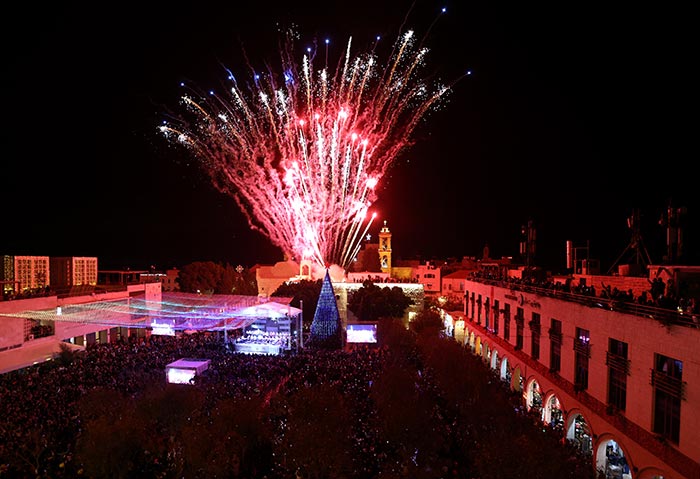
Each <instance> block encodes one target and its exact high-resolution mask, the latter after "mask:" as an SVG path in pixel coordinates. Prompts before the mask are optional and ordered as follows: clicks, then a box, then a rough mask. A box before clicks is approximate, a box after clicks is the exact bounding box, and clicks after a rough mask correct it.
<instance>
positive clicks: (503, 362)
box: [500, 358, 510, 383]
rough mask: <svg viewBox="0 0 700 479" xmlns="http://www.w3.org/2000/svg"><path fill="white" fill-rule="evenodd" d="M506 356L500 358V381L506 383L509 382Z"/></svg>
mask: <svg viewBox="0 0 700 479" xmlns="http://www.w3.org/2000/svg"><path fill="white" fill-rule="evenodd" d="M508 369H509V368H508V358H503V359H502V360H501V374H500V378H501V381H503V382H505V383H508V382H510V371H509V370H508Z"/></svg>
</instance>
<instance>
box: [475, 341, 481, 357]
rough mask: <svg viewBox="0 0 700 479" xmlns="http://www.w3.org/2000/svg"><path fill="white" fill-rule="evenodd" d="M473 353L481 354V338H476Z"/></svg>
mask: <svg viewBox="0 0 700 479" xmlns="http://www.w3.org/2000/svg"><path fill="white" fill-rule="evenodd" d="M474 354H476V355H477V356H481V338H480V337H479V338H476V346H474Z"/></svg>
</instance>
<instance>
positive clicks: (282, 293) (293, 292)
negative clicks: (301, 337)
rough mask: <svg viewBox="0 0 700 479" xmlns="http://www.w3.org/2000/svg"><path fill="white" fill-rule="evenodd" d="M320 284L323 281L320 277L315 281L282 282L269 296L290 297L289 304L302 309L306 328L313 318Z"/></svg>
mask: <svg viewBox="0 0 700 479" xmlns="http://www.w3.org/2000/svg"><path fill="white" fill-rule="evenodd" d="M322 284H323V281H322V280H320V279H318V280H315V281H312V280H308V279H303V280H301V281H299V282H284V283H282V284H281V285H280V286H279V287H278V288H277V289H276V290H275V292H274V293H272V294H271V296H276V297H278V298H279V297H282V298H292V301H291V303H290V305H291V306H293V307H295V308H299V309H301V310H302V314H303V316H304V319H305V320H304V328H305V329H307V328H308V327H309V326H310V325H311V320H313V318H314V313H315V312H316V305H317V304H318V297H319V296H320V294H321V285H322ZM302 303H303V304H302Z"/></svg>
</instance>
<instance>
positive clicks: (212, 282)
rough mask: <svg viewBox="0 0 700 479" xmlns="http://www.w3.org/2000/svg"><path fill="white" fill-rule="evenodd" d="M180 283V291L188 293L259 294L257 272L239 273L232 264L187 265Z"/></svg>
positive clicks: (210, 262)
mask: <svg viewBox="0 0 700 479" xmlns="http://www.w3.org/2000/svg"><path fill="white" fill-rule="evenodd" d="M178 282H179V283H180V289H181V290H182V291H184V292H186V293H196V292H200V293H202V294H213V293H215V294H240V295H247V296H255V295H257V294H258V283H257V280H256V278H255V271H252V270H250V269H244V270H243V271H242V272H240V273H239V272H238V271H237V270H236V268H234V267H233V266H231V265H230V264H226V265H222V264H219V263H214V262H213V261H195V262H194V263H190V264H188V265H185V266H184V267H183V268H182V269H181V270H180V273H179V277H178Z"/></svg>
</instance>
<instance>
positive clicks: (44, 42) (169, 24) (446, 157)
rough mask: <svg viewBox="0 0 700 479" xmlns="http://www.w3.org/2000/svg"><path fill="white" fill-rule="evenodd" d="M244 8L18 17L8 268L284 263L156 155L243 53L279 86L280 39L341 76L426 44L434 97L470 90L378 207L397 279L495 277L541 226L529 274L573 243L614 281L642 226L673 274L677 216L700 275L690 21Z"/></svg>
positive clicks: (575, 14) (12, 71) (44, 10)
mask: <svg viewBox="0 0 700 479" xmlns="http://www.w3.org/2000/svg"><path fill="white" fill-rule="evenodd" d="M183 3H184V2H183ZM246 3H247V4H249V5H251V6H250V7H247V9H245V10H244V9H241V7H239V6H237V5H239V4H241V2H208V1H204V2H187V5H179V6H176V5H175V4H174V3H172V2H166V3H162V4H161V6H160V7H159V8H156V7H155V6H149V7H144V6H142V5H140V4H137V3H135V2H123V3H118V4H114V6H113V7H109V8H106V7H103V6H100V7H99V8H97V7H96V10H94V11H93V10H89V9H88V10H85V8H84V6H80V8H78V6H75V7H72V6H68V7H66V6H65V5H59V4H50V5H48V6H46V7H41V8H36V7H35V6H33V5H27V4H24V5H22V6H19V5H18V6H17V12H18V13H16V14H15V15H16V16H14V17H12V18H8V19H7V21H8V22H9V23H11V24H12V25H13V28H11V29H5V31H4V32H3V33H2V35H3V45H4V48H3V50H4V51H3V63H4V68H3V71H4V73H3V75H2V85H3V91H4V101H3V117H4V119H5V125H6V126H5V128H4V129H3V132H4V135H3V136H4V140H3V144H4V146H5V148H4V155H3V156H4V158H3V162H2V167H1V168H0V178H2V188H3V190H2V191H3V193H2V194H3V208H2V220H1V222H0V224H2V227H1V228H0V232H1V233H0V254H9V255H48V256H97V257H98V259H99V265H100V269H112V268H127V267H130V268H132V269H141V268H147V267H149V266H151V265H153V266H155V267H156V268H158V269H166V268H170V267H173V266H178V267H180V266H182V265H184V264H187V263H189V262H192V261H208V260H212V261H216V262H222V263H230V264H233V265H237V264H242V265H244V266H251V265H253V264H256V263H261V264H271V263H273V262H275V261H279V260H282V259H283V258H282V253H281V251H280V250H279V249H278V248H277V247H275V246H273V245H272V244H271V243H270V242H269V241H268V240H267V239H266V238H265V237H263V236H262V235H260V234H258V233H255V232H252V231H250V229H249V228H248V226H247V223H246V221H245V219H244V217H243V215H242V214H241V213H240V211H239V209H238V206H237V205H236V204H235V203H234V201H233V200H232V199H231V198H230V197H227V196H225V195H223V194H221V193H219V192H218V191H216V190H215V189H214V188H213V186H212V185H211V182H210V181H209V179H208V177H207V175H206V174H205V172H204V171H203V169H202V167H201V166H200V164H199V163H198V162H197V161H196V160H194V159H193V158H190V157H188V156H187V155H186V154H184V153H183V152H181V151H178V150H176V149H173V148H172V146H170V145H169V144H168V143H167V141H165V139H164V138H163V137H162V136H161V135H160V134H159V133H158V131H157V126H158V125H159V124H160V121H161V120H162V118H163V113H164V112H165V111H167V110H168V109H177V108H179V107H178V98H179V93H180V92H179V90H178V84H179V82H180V81H183V80H186V81H189V82H194V83H195V84H197V85H199V86H201V87H202V88H203V89H207V88H209V87H210V86H211V87H219V86H220V85H221V83H222V82H223V80H224V79H225V71H224V69H223V68H222V65H223V66H225V67H227V68H229V69H230V70H231V71H233V72H236V73H238V74H240V75H247V73H248V70H247V67H246V65H245V61H244V57H243V55H242V50H245V52H246V53H247V56H248V59H249V60H250V62H251V63H252V64H255V65H258V66H263V64H264V62H266V61H267V62H270V63H273V64H275V61H277V60H278V58H279V56H278V54H277V51H278V41H279V39H280V36H279V35H278V33H277V32H278V28H279V27H280V26H282V27H286V26H290V25H292V24H295V25H297V26H298V30H299V32H300V36H301V39H300V42H301V43H304V42H307V43H310V42H311V41H312V40H313V39H314V38H316V39H317V40H319V41H322V40H323V39H325V38H329V39H330V40H331V45H332V46H331V48H330V52H331V56H333V55H335V56H334V57H333V58H335V59H337V58H338V55H340V52H341V51H342V50H343V48H344V47H345V45H346V42H347V39H348V37H349V36H351V35H352V37H353V44H354V45H355V46H357V47H358V48H365V46H367V45H370V44H371V43H372V41H373V40H374V38H375V37H376V35H381V36H382V38H385V39H386V42H387V45H388V44H390V43H392V42H393V40H395V39H396V37H397V35H398V32H399V30H400V29H401V28H402V25H403V30H405V29H407V28H412V29H415V30H416V32H417V33H418V34H419V35H425V34H427V39H426V46H428V47H430V48H431V51H430V53H429V54H428V59H427V64H428V70H430V71H433V72H434V73H435V75H437V76H438V77H440V78H444V79H445V80H446V81H447V80H450V79H454V78H456V77H458V76H460V75H462V74H463V73H464V72H466V71H467V70H470V71H471V72H472V74H471V75H470V76H468V77H466V78H464V79H462V80H461V81H460V82H458V83H457V85H456V86H455V88H454V91H453V92H452V93H451V95H450V101H449V102H448V103H447V104H446V105H445V106H444V107H443V108H442V109H441V110H439V111H436V112H433V113H431V114H430V115H429V116H428V117H426V118H425V122H424V123H422V124H421V125H420V126H419V128H418V129H417V130H416V132H415V135H414V139H415V141H416V144H415V146H414V147H413V148H411V149H410V150H408V151H407V152H405V153H404V154H402V155H401V156H400V157H399V158H397V160H396V161H395V162H394V164H393V167H392V169H391V171H390V174H389V175H388V176H387V177H385V179H384V183H383V185H382V187H381V189H380V190H379V200H378V201H377V202H376V203H375V207H376V208H373V210H376V211H378V213H379V217H378V220H377V221H376V222H375V223H374V226H375V227H374V228H373V230H374V231H373V233H374V235H375V236H374V237H375V238H376V233H377V232H378V229H379V227H380V226H381V224H382V222H383V221H384V220H386V221H387V225H388V226H389V228H390V229H391V231H392V233H393V240H392V241H393V250H394V257H395V258H404V259H410V258H415V257H421V258H423V259H431V258H447V257H458V258H459V257H462V256H476V257H481V255H482V252H483V248H484V246H485V245H486V244H488V246H489V249H490V252H491V257H501V256H513V257H517V255H518V247H519V242H520V240H521V234H520V229H521V226H522V225H523V224H525V223H526V222H527V221H528V220H532V221H533V224H534V225H535V228H536V230H537V252H536V258H535V263H537V264H539V265H541V266H543V267H546V268H548V269H552V270H562V269H564V267H565V243H566V241H567V240H571V241H573V242H574V244H575V246H585V245H586V244H587V242H588V244H589V245H590V255H591V257H592V258H596V259H599V260H600V263H601V269H602V270H603V272H605V271H607V269H608V268H609V267H611V266H612V264H613V263H614V262H615V261H616V260H618V259H620V256H621V255H622V254H623V252H624V251H625V249H626V248H627V246H628V245H629V243H630V240H631V230H630V229H628V227H627V218H628V217H629V216H630V215H631V214H632V212H633V211H634V209H635V208H638V209H639V211H640V214H641V225H642V238H643V240H644V246H645V247H646V248H647V250H648V252H649V254H650V256H651V258H652V261H653V262H655V263H660V262H662V260H663V255H664V254H665V230H664V228H663V227H662V226H660V225H659V224H658V222H659V219H660V218H661V217H662V214H663V212H664V211H665V210H666V207H667V206H668V204H669V202H671V204H672V205H673V206H674V207H683V208H685V209H686V213H685V215H684V216H683V217H682V218H681V219H682V221H683V224H684V225H685V228H684V230H683V231H684V232H685V244H684V246H685V253H686V262H687V263H688V264H700V261H698V258H699V257H700V254H699V253H700V241H698V238H700V234H699V231H698V230H699V229H700V228H698V224H699V223H700V221H699V220H698V218H699V215H700V201H698V190H699V188H698V185H699V183H700V182H699V181H698V176H697V174H696V173H695V174H694V170H695V167H694V166H693V165H694V164H695V163H697V161H698V160H697V159H698V148H697V142H696V141H691V140H695V138H696V135H697V133H696V132H695V131H694V128H693V127H692V125H693V124H696V123H697V122H696V120H694V118H695V116H696V114H697V109H696V108H695V107H694V106H693V103H691V101H692V98H693V97H696V96H697V94H696V88H697V84H698V82H697V76H696V74H695V73H694V70H695V65H694V63H695V58H696V56H697V54H696V52H695V51H693V49H692V48H691V46H692V45H694V44H696V41H695V40H696V39H692V38H691V37H692V36H693V35H692V32H694V29H691V26H690V21H691V18H693V16H692V15H691V14H690V12H688V11H680V10H675V11H671V10H670V7H666V6H663V7H660V6H658V5H657V6H655V9H654V10H652V9H651V7H647V6H645V5H643V4H639V3H637V4H634V6H633V7H630V8H623V7H621V6H611V5H610V4H609V3H605V2H598V3H599V4H597V3H596V2H593V3H590V2H587V3H579V4H576V5H569V4H566V5H564V4H561V2H559V3H552V5H549V6H544V5H542V4H538V5H534V4H529V3H524V2H519V3H517V4H516V5H507V6H505V5H504V6H497V5H495V4H494V2H463V1H460V2H452V3H439V2H434V1H428V0H423V1H416V2H407V1H403V2H401V1H391V2H389V1H386V2H385V1H382V2H377V1H355V2H285V3H276V2H246ZM413 3H415V5H414V7H413V8H411V5H412V4H413ZM499 5H500V4H499ZM443 6H445V7H446V8H447V13H446V14H444V15H442V16H440V18H439V19H437V21H436V22H435V23H434V24H433V21H434V20H435V19H436V18H437V17H438V16H439V11H440V9H441V8H442V7H443ZM659 8H660V9H661V10H659ZM431 24H432V27H431ZM691 40H693V41H691ZM382 58H383V59H384V58H386V55H384V56H383V57H382ZM331 63H335V62H331ZM691 72H693V73H691ZM691 85H692V87H691ZM695 103H696V102H695ZM625 258H627V257H625ZM623 262H626V261H623Z"/></svg>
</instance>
